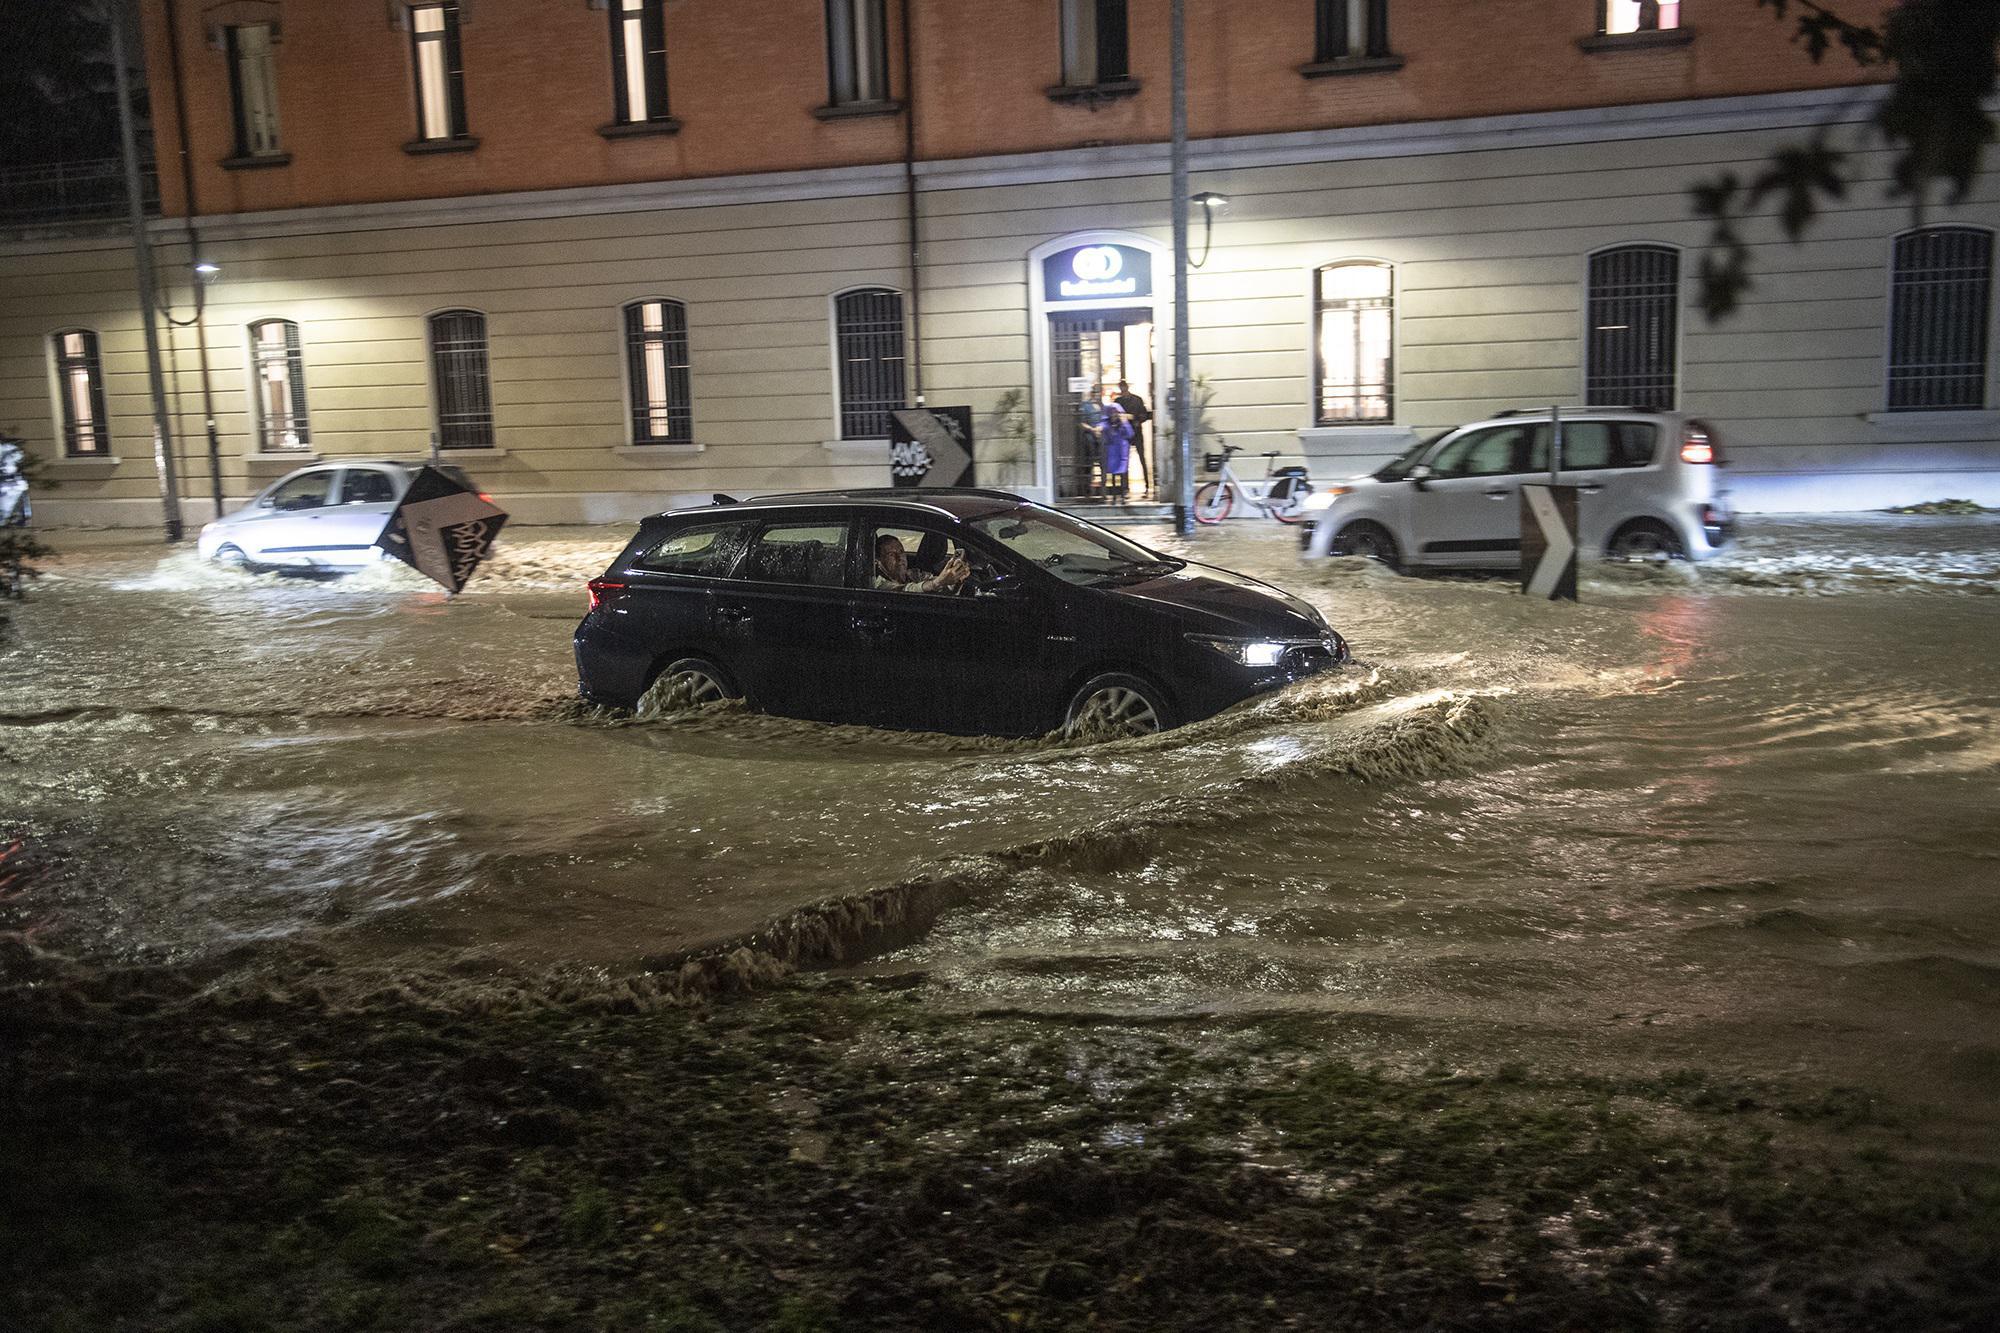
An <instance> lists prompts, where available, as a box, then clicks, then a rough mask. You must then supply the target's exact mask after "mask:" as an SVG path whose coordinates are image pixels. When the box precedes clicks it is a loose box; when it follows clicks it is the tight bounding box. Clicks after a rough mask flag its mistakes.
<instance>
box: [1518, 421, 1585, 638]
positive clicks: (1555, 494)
mask: <svg viewBox="0 0 2000 1333" xmlns="http://www.w3.org/2000/svg"><path fill="white" fill-rule="evenodd" d="M1549 422H1550V428H1549V479H1548V482H1547V483H1546V484H1543V483H1540V482H1527V483H1523V484H1522V486H1521V591H1522V592H1523V593H1525V594H1527V595H1528V596H1530V597H1546V598H1548V599H1549V600H1550V601H1552V602H1559V601H1560V602H1574V601H1576V600H1577V595H1576V532H1577V523H1576V511H1577V495H1578V488H1577V487H1575V486H1564V485H1562V484H1560V483H1558V482H1557V481H1556V478H1557V477H1558V476H1560V475H1561V474H1562V452H1563V448H1562V447H1563V428H1562V409H1561V408H1559V407H1551V408H1550V409H1549Z"/></svg>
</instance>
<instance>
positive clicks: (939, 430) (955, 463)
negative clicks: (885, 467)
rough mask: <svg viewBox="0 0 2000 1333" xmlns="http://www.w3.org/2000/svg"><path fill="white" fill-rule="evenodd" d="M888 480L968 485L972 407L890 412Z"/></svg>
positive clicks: (970, 482) (908, 483)
mask: <svg viewBox="0 0 2000 1333" xmlns="http://www.w3.org/2000/svg"><path fill="white" fill-rule="evenodd" d="M889 481H890V484H891V485H895V486H971V485H973V484H974V482H973V479H972V409H971V408H969V407H929V408H925V407H899V408H897V409H896V410H894V411H893V412H891V413H890V414H889Z"/></svg>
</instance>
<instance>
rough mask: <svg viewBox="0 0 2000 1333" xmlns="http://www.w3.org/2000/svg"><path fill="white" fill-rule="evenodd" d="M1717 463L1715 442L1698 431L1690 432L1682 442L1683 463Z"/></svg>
mask: <svg viewBox="0 0 2000 1333" xmlns="http://www.w3.org/2000/svg"><path fill="white" fill-rule="evenodd" d="M1715 461H1716V458H1715V444H1714V442H1713V441H1712V440H1710V439H1709V438H1708V436H1707V435H1705V434H1703V433H1702V432H1700V431H1698V430H1691V431H1689V432H1688V434H1687V438H1686V439H1685V440H1682V441H1681V462H1683V463H1713V462H1715Z"/></svg>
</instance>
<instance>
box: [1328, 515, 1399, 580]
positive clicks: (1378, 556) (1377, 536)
mask: <svg viewBox="0 0 2000 1333" xmlns="http://www.w3.org/2000/svg"><path fill="white" fill-rule="evenodd" d="M1333 547H1334V550H1336V551H1338V552H1339V553H1340V554H1342V555H1359V556H1365V557H1367V558H1368V559H1370V560H1380V561H1381V562H1382V563H1383V564H1385V565H1387V566H1388V567H1389V568H1391V569H1401V568H1402V567H1403V553H1402V552H1401V551H1399V550H1397V549H1396V539H1395V538H1394V537H1391V536H1390V535H1389V530H1388V529H1387V528H1385V527H1383V526H1382V525H1381V524H1379V523H1350V524H1348V525H1347V526H1346V527H1344V528H1342V529H1341V530H1340V532H1339V534H1338V535H1336V536H1335V537H1334V539H1333Z"/></svg>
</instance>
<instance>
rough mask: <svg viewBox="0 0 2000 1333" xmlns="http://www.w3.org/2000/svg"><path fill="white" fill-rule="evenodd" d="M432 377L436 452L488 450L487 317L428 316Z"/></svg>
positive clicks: (454, 313)
mask: <svg viewBox="0 0 2000 1333" xmlns="http://www.w3.org/2000/svg"><path fill="white" fill-rule="evenodd" d="M430 340H431V378H432V381H433V383H434V384H435V385H436V386H437V409H438V416H437V423H438V447H439V448H442V449H491V448H492V447H493V392H492V388H491V386H490V385H489V384H488V382H487V380H488V376H487V370H486V316H484V315H482V314H480V313H479V312H478V311H477V310H441V311H439V312H438V313H437V314H435V315H432V316H431V317H430Z"/></svg>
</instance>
